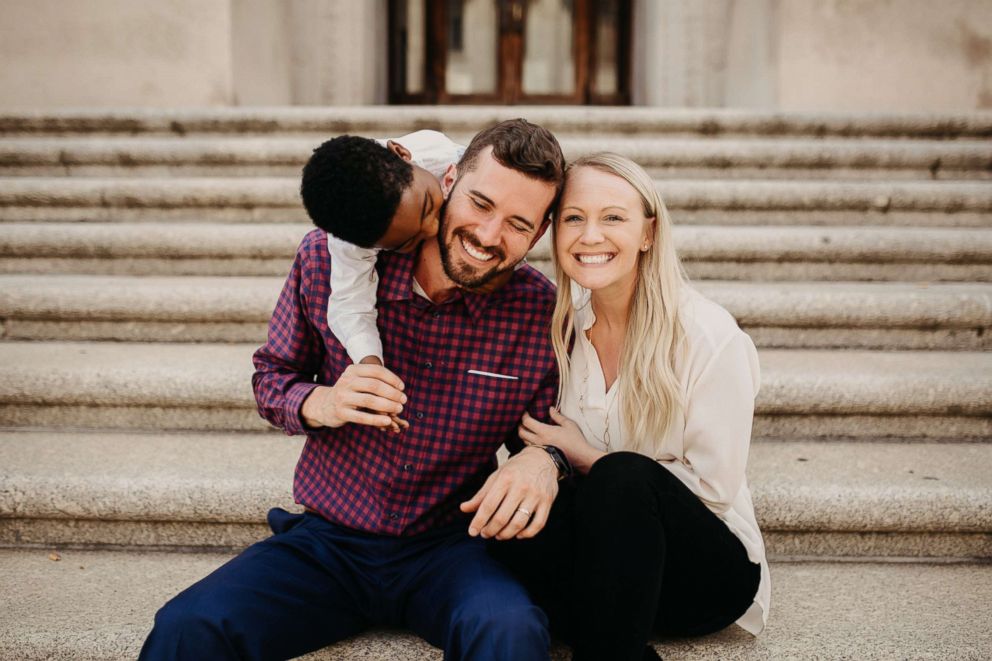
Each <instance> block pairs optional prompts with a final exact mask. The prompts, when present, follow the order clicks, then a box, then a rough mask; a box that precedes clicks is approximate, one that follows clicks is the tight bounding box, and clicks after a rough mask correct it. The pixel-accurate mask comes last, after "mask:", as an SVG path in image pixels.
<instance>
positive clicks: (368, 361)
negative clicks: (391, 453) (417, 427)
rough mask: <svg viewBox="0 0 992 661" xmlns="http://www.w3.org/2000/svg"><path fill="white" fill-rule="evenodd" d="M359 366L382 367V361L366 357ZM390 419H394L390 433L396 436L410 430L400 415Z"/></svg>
mask: <svg viewBox="0 0 992 661" xmlns="http://www.w3.org/2000/svg"><path fill="white" fill-rule="evenodd" d="M358 364H359V365H379V366H382V361H381V360H380V359H379V356H365V357H364V358H362V359H361V360H360V361H358ZM389 417H390V418H392V424H390V425H389V431H391V432H393V433H394V434H399V433H400V432H402V431H405V430H407V429H409V428H410V423H409V422H407V421H406V420H404V419H403V418H401V417H399V416H398V415H390V416H389Z"/></svg>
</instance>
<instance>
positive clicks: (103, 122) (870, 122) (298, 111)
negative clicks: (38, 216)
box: [0, 106, 992, 140]
mask: <svg viewBox="0 0 992 661" xmlns="http://www.w3.org/2000/svg"><path fill="white" fill-rule="evenodd" d="M515 117H525V118H527V119H528V120H530V121H532V122H535V123H537V124H540V125H542V126H544V127H545V128H547V129H549V130H551V131H554V132H555V133H556V134H560V135H561V136H562V137H564V136H567V135H577V136H583V135H586V136H587V135H603V134H606V135H613V134H618V135H631V134H636V135H637V136H639V137H643V136H652V135H666V136H694V137H707V138H716V137H731V136H735V137H738V136H748V137H767V136H797V137H813V138H826V137H854V138H863V137H882V138H891V137H898V138H903V137H907V138H937V139H957V138H968V139H975V138H978V139H984V138H990V137H992V113H989V112H969V113H886V114H881V113H865V112H862V113H855V112H847V113H841V112H780V111H765V110H747V109H668V108H647V107H630V108H593V107H589V106H577V107H562V106H512V107H506V106H475V107H466V106H361V107H337V108H306V107H296V108H198V109H152V108H140V109H139V108H133V109H99V110H76V109H66V110H38V111H17V110H4V111H3V112H2V113H0V135H4V136H8V137H14V136H45V135H47V136H64V135H94V134H96V135H108V134H116V135H127V136H138V135H170V136H187V135H195V134H206V135H231V134H240V135H246V134H260V135H276V136H285V135H299V134H303V135H311V136H315V137H321V136H328V135H337V134H340V133H354V134H357V135H369V136H383V135H402V134H403V133H406V132H408V131H415V130H417V129H437V130H440V131H444V132H446V133H448V134H450V135H451V136H452V137H455V138H458V139H460V140H467V139H468V138H470V137H471V136H472V135H473V134H474V133H475V132H476V131H479V130H480V129H482V128H485V127H486V126H489V125H491V124H494V123H496V122H499V121H503V120H505V119H512V118H515Z"/></svg>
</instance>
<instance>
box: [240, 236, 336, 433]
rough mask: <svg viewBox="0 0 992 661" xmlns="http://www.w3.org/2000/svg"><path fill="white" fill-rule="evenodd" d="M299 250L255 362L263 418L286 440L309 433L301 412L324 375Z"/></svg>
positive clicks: (255, 385)
mask: <svg viewBox="0 0 992 661" xmlns="http://www.w3.org/2000/svg"><path fill="white" fill-rule="evenodd" d="M307 241H308V239H304V242H303V243H302V244H301V245H300V248H299V249H298V250H297V252H296V258H295V259H294V260H293V266H292V268H291V269H290V271H289V276H288V277H287V278H286V282H285V284H284V285H283V288H282V292H281V293H280V294H279V300H278V301H277V302H276V307H275V310H274V311H273V313H272V318H271V320H270V321H269V334H268V339H267V340H266V342H265V344H263V345H262V346H261V347H260V348H259V349H258V351H256V352H255V355H254V356H253V358H252V362H254V364H255V373H254V374H253V375H252V378H251V384H252V389H253V390H254V391H255V402H256V404H257V405H258V412H259V414H260V415H261V416H262V417H263V418H265V419H266V420H268V421H269V422H270V423H271V424H272V425H274V426H276V427H278V428H280V429H282V430H283V431H285V432H286V433H287V434H290V435H293V434H302V433H304V431H305V427H304V423H303V419H302V418H301V415H300V411H301V408H302V406H303V401H304V400H305V399H306V398H307V397H309V395H310V393H311V392H312V391H313V390H314V388H316V387H317V383H315V381H314V379H315V377H316V375H317V372H318V370H319V369H320V364H321V360H322V357H323V353H322V352H323V347H322V346H321V339H320V337H319V336H318V335H317V334H316V333H315V332H314V330H313V327H312V326H311V325H310V324H309V323H308V321H307V317H306V309H307V302H306V292H307V291H308V290H309V287H307V286H305V283H304V282H303V280H304V278H305V277H306V275H305V274H304V272H303V271H304V262H305V259H304V251H305V249H306V245H307Z"/></svg>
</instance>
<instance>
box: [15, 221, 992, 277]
mask: <svg viewBox="0 0 992 661" xmlns="http://www.w3.org/2000/svg"><path fill="white" fill-rule="evenodd" d="M312 228H313V226H312V225H304V224H298V223H257V224H250V225H249V224H240V223H226V224H220V223H209V222H206V221H203V222H196V221H191V222H186V223H179V222H174V223H156V222H148V223H140V224H139V223H133V224H132V223H98V222H86V223H54V222H53V223H30V222H21V223H7V224H2V225H0V273H37V274H48V273H75V274H122V275H123V274H127V275H219V276H244V275H272V276H279V277H280V278H282V277H284V276H285V274H286V272H287V271H288V269H289V265H290V263H291V262H292V259H293V256H294V255H295V254H296V246H297V245H298V244H299V241H300V239H301V238H302V237H303V235H304V234H306V233H307V232H308V231H310V230H311V229H312ZM675 241H676V243H677V245H678V249H679V253H680V256H681V258H682V260H683V263H684V264H685V265H686V268H687V270H688V272H689V275H690V276H691V277H692V278H694V279H717V280H747V281H750V280H755V281H763V282H767V281H776V280H796V281H809V280H892V281H900V282H920V281H926V282H932V281H963V282H992V231H989V230H987V229H982V228H964V229H959V228H954V229H952V228H911V229H905V228H895V227H845V226H840V227H775V226H765V227H762V226H758V227H733V226H700V225H696V226H691V225H690V226H676V227H675ZM550 259H551V255H550V237H545V238H543V239H542V240H541V241H540V242H539V243H538V245H537V246H535V248H534V250H533V251H532V252H531V255H530V257H529V260H530V261H531V263H532V264H534V265H536V266H537V267H538V268H541V269H542V270H544V271H546V272H548V273H549V275H550V274H551V273H550V271H551V266H550Z"/></svg>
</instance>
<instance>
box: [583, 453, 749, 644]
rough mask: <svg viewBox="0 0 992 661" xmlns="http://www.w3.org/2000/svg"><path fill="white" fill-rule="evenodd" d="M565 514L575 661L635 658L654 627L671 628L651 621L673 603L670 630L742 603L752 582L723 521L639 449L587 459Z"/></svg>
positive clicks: (706, 622) (705, 621)
mask: <svg viewBox="0 0 992 661" xmlns="http://www.w3.org/2000/svg"><path fill="white" fill-rule="evenodd" d="M574 517H575V549H576V553H575V563H576V564H575V578H574V580H573V581H572V583H573V593H572V598H571V600H570V605H571V612H570V617H569V619H570V620H571V621H572V624H573V628H574V633H575V637H574V640H573V644H574V648H575V656H574V658H575V659H576V660H577V661H579V660H586V659H590V660H592V659H596V660H599V659H618V660H622V659H632V660H633V659H641V658H642V655H643V653H644V648H645V645H646V644H647V641H648V639H649V638H650V637H651V635H652V633H653V632H655V631H657V630H658V628H659V624H660V625H661V628H662V629H663V630H665V631H671V630H672V628H671V627H669V626H667V624H668V623H667V622H659V621H658V620H659V616H666V617H667V616H669V615H671V614H672V609H671V606H672V605H674V609H675V610H678V609H680V608H682V609H683V612H680V613H679V614H678V618H676V620H674V621H673V622H672V624H674V625H675V628H676V629H692V628H693V627H695V626H696V625H702V626H704V627H706V626H712V625H713V623H714V622H715V621H716V620H719V621H720V622H723V621H724V619H726V617H728V616H727V613H728V612H729V611H734V610H735V609H737V608H739V607H740V604H741V603H742V602H743V601H744V600H745V599H746V602H747V603H750V600H751V598H752V597H753V595H754V591H755V589H756V588H757V581H756V580H754V581H753V584H752V581H750V580H749V578H750V577H753V576H754V574H753V571H752V568H756V566H755V565H751V563H749V562H748V561H747V556H746V553H745V552H744V549H743V546H741V545H740V542H739V541H738V540H737V539H736V538H735V537H734V536H733V534H732V533H730V531H729V530H728V529H727V527H726V525H725V524H724V523H723V522H722V521H720V519H719V518H717V517H716V515H714V514H713V513H712V512H710V511H709V510H708V509H707V508H706V506H705V505H703V504H702V502H700V500H699V499H698V498H697V497H696V496H695V495H694V494H693V493H692V492H691V491H689V489H688V488H686V487H685V485H683V484H682V483H681V482H680V481H679V480H678V479H677V478H675V477H674V476H673V475H672V474H671V473H669V472H668V470H666V469H665V468H664V467H662V466H661V465H659V464H658V463H657V462H655V461H654V460H652V459H649V458H648V457H645V456H643V455H639V454H635V453H631V452H617V453H613V454H610V455H609V456H607V457H604V458H603V459H600V460H599V461H598V462H596V464H594V465H593V467H592V469H591V470H590V472H589V475H588V476H587V477H586V479H585V480H584V481H582V482H581V483H580V487H579V489H578V492H577V494H576V498H575V508H574ZM714 576H715V577H719V578H718V579H716V582H717V583H719V584H720V586H721V587H720V589H718V590H715V589H712V588H713V584H714V579H713V578H711V577H714ZM741 576H743V578H740V580H737V578H738V577H741ZM731 579H734V580H731ZM747 590H750V592H749V593H748V594H741V592H742V591H744V592H746V591H747ZM745 609H746V607H745ZM743 612H744V609H741V610H740V612H739V613H737V616H739V615H740V614H743ZM734 619H736V617H735V618H734ZM731 621H733V619H731V620H729V621H728V622H726V623H729V622H731ZM726 623H725V624H724V625H723V626H725V625H726ZM683 632H687V631H683Z"/></svg>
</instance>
